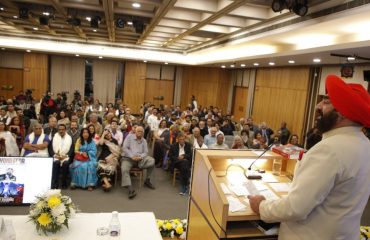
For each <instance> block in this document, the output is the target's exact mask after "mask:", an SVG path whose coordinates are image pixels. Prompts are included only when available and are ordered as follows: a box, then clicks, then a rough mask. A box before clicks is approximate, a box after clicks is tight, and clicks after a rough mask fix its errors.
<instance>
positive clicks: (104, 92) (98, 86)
mask: <svg viewBox="0 0 370 240" xmlns="http://www.w3.org/2000/svg"><path fill="white" fill-rule="evenodd" d="M120 65H121V64H120V63H119V62H114V61H102V60H94V61H93V86H94V99H99V101H100V102H102V103H114V100H115V93H116V82H117V79H118V78H119V69H120Z"/></svg>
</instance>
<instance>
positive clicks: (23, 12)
mask: <svg viewBox="0 0 370 240" xmlns="http://www.w3.org/2000/svg"><path fill="white" fill-rule="evenodd" d="M19 18H22V19H28V8H25V7H21V8H19Z"/></svg>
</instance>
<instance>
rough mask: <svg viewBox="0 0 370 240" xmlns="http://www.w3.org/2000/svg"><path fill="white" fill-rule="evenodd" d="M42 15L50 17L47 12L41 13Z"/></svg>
mask: <svg viewBox="0 0 370 240" xmlns="http://www.w3.org/2000/svg"><path fill="white" fill-rule="evenodd" d="M42 15H44V16H49V15H50V13H49V12H43V13H42Z"/></svg>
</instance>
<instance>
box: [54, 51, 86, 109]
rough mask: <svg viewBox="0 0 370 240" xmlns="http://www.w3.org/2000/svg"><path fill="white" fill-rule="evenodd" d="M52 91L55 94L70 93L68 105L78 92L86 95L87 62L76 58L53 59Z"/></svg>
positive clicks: (55, 57)
mask: <svg viewBox="0 0 370 240" xmlns="http://www.w3.org/2000/svg"><path fill="white" fill-rule="evenodd" d="M50 75H51V76H50V89H51V92H52V93H54V94H57V93H60V92H63V91H65V92H69V94H67V96H68V103H70V102H71V101H72V100H73V93H74V92H75V91H76V90H78V91H79V92H80V93H81V96H84V93H85V60H84V59H80V58H74V57H62V56H52V57H51V74H50Z"/></svg>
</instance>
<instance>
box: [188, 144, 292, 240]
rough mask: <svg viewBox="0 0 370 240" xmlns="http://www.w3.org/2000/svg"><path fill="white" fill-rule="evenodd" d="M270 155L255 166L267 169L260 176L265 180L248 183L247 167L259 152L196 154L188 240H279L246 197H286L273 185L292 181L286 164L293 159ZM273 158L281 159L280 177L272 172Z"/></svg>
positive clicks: (233, 151)
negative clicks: (253, 209)
mask: <svg viewBox="0 0 370 240" xmlns="http://www.w3.org/2000/svg"><path fill="white" fill-rule="evenodd" d="M267 153H268V154H266V155H263V157H261V158H260V159H258V160H257V161H256V162H255V165H254V167H255V170H256V169H263V170H265V173H262V174H261V175H262V180H249V179H247V178H246V175H247V174H248V167H249V166H250V165H251V163H252V162H253V161H254V160H255V159H257V158H258V156H259V152H257V151H249V150H211V149H208V150H207V149H202V150H196V151H195V153H194V159H193V165H192V166H193V168H192V177H191V192H190V201H189V212H188V230H187V238H186V239H187V240H198V239H207V240H216V239H235V238H237V239H256V238H258V239H277V231H275V232H273V231H269V229H267V230H266V231H265V230H264V228H263V227H261V226H259V224H258V223H260V222H259V220H261V219H260V217H259V215H257V214H256V213H254V212H253V211H252V209H251V207H250V206H249V200H248V198H247V196H248V195H249V194H262V195H264V196H265V197H266V198H279V197H281V196H283V195H285V194H287V192H283V191H287V190H284V189H283V190H279V191H281V192H278V191H276V187H275V188H273V187H272V186H273V184H275V185H276V184H278V183H289V182H290V179H289V178H288V177H287V176H286V175H290V174H291V172H289V170H288V169H287V166H288V164H287V162H289V161H292V160H289V159H286V158H283V157H282V156H281V155H279V154H276V153H274V152H272V151H268V152H267ZM274 159H281V160H282V174H281V175H280V176H275V175H272V173H271V171H272V165H273V161H274ZM287 171H288V172H287ZM270 184H271V186H270ZM280 189H282V188H280ZM285 189H286V188H285ZM256 223H257V224H256ZM268 234H273V235H268Z"/></svg>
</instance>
